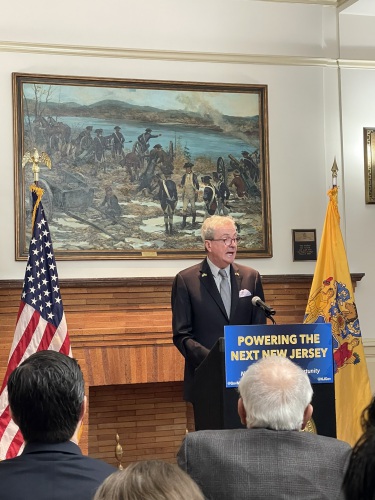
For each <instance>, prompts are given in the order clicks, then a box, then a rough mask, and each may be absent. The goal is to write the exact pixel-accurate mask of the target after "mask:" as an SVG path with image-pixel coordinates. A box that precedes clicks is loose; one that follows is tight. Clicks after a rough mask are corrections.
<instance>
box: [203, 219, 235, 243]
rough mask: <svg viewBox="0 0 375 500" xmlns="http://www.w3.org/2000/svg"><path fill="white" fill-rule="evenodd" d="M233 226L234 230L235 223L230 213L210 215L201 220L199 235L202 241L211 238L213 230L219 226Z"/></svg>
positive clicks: (213, 236) (213, 235)
mask: <svg viewBox="0 0 375 500" xmlns="http://www.w3.org/2000/svg"><path fill="white" fill-rule="evenodd" d="M229 225H232V226H233V230H234V231H235V230H236V223H235V221H234V219H233V218H232V217H231V216H230V215H211V217H207V219H206V220H205V221H204V222H203V224H202V227H201V236H202V240H203V243H204V242H205V240H212V239H213V238H215V231H216V229H219V228H221V227H228V226H229Z"/></svg>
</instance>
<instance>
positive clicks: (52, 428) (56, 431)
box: [8, 351, 86, 443]
mask: <svg viewBox="0 0 375 500" xmlns="http://www.w3.org/2000/svg"><path fill="white" fill-rule="evenodd" d="M8 398H9V406H10V409H11V413H12V417H13V420H14V421H15V422H16V424H17V425H18V426H19V428H20V430H21V432H22V435H23V437H24V439H25V441H26V442H28V443H30V442H41V443H62V442H65V441H69V440H72V441H75V442H77V433H78V428H79V426H80V423H81V420H82V418H83V415H84V412H85V409H86V398H85V388H84V380H83V375H82V372H81V369H80V367H79V365H78V363H77V361H76V360H75V359H73V358H70V357H69V356H65V355H64V354H61V353H59V352H56V351H39V352H37V353H35V354H33V355H31V356H30V357H29V358H27V359H26V360H25V361H24V362H23V363H22V364H21V365H20V366H18V367H17V368H16V369H15V370H14V371H13V372H12V373H11V375H10V377H9V380H8Z"/></svg>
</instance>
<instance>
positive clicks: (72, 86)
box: [13, 73, 272, 260]
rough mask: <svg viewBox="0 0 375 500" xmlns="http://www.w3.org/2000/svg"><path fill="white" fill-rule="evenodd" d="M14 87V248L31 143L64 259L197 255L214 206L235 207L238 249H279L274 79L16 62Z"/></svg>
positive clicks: (249, 252)
mask: <svg viewBox="0 0 375 500" xmlns="http://www.w3.org/2000/svg"><path fill="white" fill-rule="evenodd" d="M13 97H14V99H13V101H14V119H15V127H14V130H15V182H16V232H17V235H16V258H17V259H18V260H22V259H24V258H26V257H27V252H28V244H29V241H30V235H31V211H32V206H31V196H30V192H29V189H28V188H29V186H30V184H32V182H33V173H32V170H31V165H26V166H24V167H23V166H22V158H24V156H25V154H29V153H30V154H32V152H33V151H34V148H36V149H37V151H38V152H39V153H42V152H43V153H45V154H46V155H47V156H48V157H49V158H50V161H51V163H52V168H51V169H49V168H47V166H45V165H40V174H39V186H40V187H42V188H43V189H44V195H43V199H42V202H43V206H44V209H45V213H46V217H47V220H48V223H49V227H50V231H51V236H52V241H53V245H54V250H55V253H56V256H57V257H58V258H59V259H64V260H77V259H142V258H145V259H147V258H149V259H154V258H156V259H157V258H162V259H163V258H164V259H165V258H193V257H201V256H202V254H203V244H202V242H201V239H200V228H201V225H202V223H203V221H204V220H205V218H207V217H209V216H210V215H213V214H219V215H231V216H232V217H233V218H234V219H235V221H236V225H237V229H238V233H239V235H240V236H241V242H240V245H239V249H238V257H270V256H271V255H272V247H271V217H270V193H269V165H268V119H267V86H265V85H234V84H214V83H194V82H163V81H148V80H109V79H104V78H103V79H92V78H87V77H85V78H83V77H60V76H48V75H30V74H20V73H14V74H13ZM47 163H48V162H47Z"/></svg>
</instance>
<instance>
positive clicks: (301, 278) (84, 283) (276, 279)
mask: <svg viewBox="0 0 375 500" xmlns="http://www.w3.org/2000/svg"><path fill="white" fill-rule="evenodd" d="M364 276H365V273H351V277H352V281H353V283H357V282H359V281H361V280H362V278H363V277H364ZM173 279H174V278H173V277H170V276H165V277H139V278H138V277H137V278H79V279H77V278H74V279H73V278H68V279H60V280H59V282H60V287H61V288H81V287H84V288H98V287H145V286H169V285H172V281H173ZM312 279H313V275H312V274H268V275H262V282H263V283H268V284H272V283H306V282H308V281H312ZM22 283H23V281H22V280H0V290H1V289H14V288H18V289H19V290H21V289H22Z"/></svg>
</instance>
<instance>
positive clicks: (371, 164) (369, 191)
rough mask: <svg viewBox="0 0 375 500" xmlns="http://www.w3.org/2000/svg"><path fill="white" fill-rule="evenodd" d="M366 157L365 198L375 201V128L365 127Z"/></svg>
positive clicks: (371, 201) (367, 200)
mask: <svg viewBox="0 0 375 500" xmlns="http://www.w3.org/2000/svg"><path fill="white" fill-rule="evenodd" d="M363 143H364V157H365V200H366V203H375V128H364V129H363Z"/></svg>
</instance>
